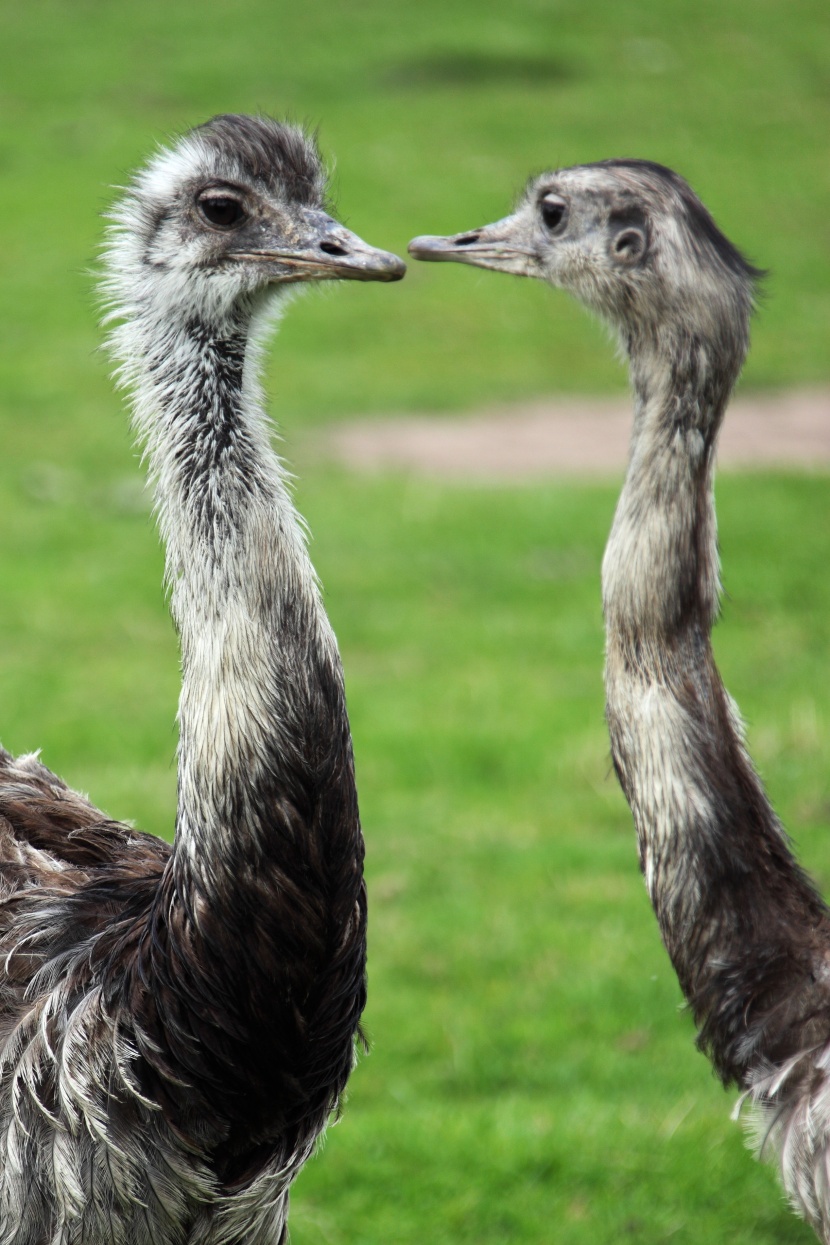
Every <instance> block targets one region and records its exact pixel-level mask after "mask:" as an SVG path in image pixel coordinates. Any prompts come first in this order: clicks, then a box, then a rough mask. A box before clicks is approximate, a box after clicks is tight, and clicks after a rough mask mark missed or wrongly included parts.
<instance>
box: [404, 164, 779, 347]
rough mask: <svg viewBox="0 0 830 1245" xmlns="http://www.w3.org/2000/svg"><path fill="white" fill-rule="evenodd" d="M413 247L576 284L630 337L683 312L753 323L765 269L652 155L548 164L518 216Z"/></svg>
mask: <svg viewBox="0 0 830 1245" xmlns="http://www.w3.org/2000/svg"><path fill="white" fill-rule="evenodd" d="M409 253H410V255H412V256H414V257H415V258H416V259H421V260H445V261H452V262H455V263H462V264H472V265H474V266H475V267H478V268H490V269H493V270H495V271H497V272H507V273H512V274H514V275H516V276H523V277H538V278H540V279H541V280H543V281H547V282H549V283H550V284H551V285H554V286H558V287H560V288H562V289H565V290H567V291H568V292H569V293H571V294H572V295H574V296H575V297H576V298H577V299H579V301H580V302H582V303H584V304H585V305H586V306H588V307H589V308H590V309H591V310H593V311H595V312H597V313H598V314H599V315H601V316H602V317H603V318H604V319H606V320H607V321H609V322H610V323H611V324H612V325H613V326H614V327H616V328H617V329H619V330H620V331H621V332H622V333H623V335H624V336H630V335H631V333H632V332H634V333H637V332H638V331H642V330H644V329H650V330H652V331H659V329H660V328H661V326H663V325H664V324H665V323H666V322H667V321H669V320H671V321H679V322H681V323H683V324H684V325H685V327H686V328H687V329H688V330H689V331H690V332H697V331H700V332H702V333H706V332H711V331H712V330H713V327H714V325H713V320H714V321H717V319H718V312H720V311H723V312H725V313H726V314H727V315H729V314H732V318H733V322H734V318H735V317H736V316H737V318H739V319H742V320H743V321H745V322H748V318H749V313H750V311H751V308H752V301H753V286H754V282H755V280H756V279H757V278H758V277H760V276H761V274H760V273H759V272H758V270H757V269H755V268H753V267H752V266H751V265H750V264H749V263H747V261H746V260H745V259H744V257H743V256H742V255H741V253H740V252H739V251H738V250H737V249H736V248H735V247H734V246H733V245H732V243H731V242H730V241H729V240H728V239H727V238H726V237H725V236H724V235H723V234H722V233H721V232H720V230H719V229H718V227H717V226H716V225H715V222H714V221H713V219H712V217H711V216H710V214H709V212H708V211H707V210H706V208H705V207H704V206H703V204H702V203H701V202H700V200H699V199H698V198H697V196H696V195H695V194H694V193H693V191H692V190H691V189H690V187H689V186H688V184H687V183H686V182H685V181H684V180H683V178H681V177H679V176H678V175H677V174H676V173H674V172H672V170H671V169H667V168H665V167H663V166H662V165H658V164H653V163H651V162H650V161H646V160H606V161H602V162H600V163H598V164H585V165H577V166H575V167H573V168H566V169H559V170H557V171H555V172H551V173H543V174H542V175H541V176H540V177H535V178H533V179H532V180H531V181H530V183H529V184H528V186H527V187H526V189H525V191H524V194H523V195H522V197H521V199H520V201H519V204H518V206H517V207H516V209H515V211H513V212H512V213H511V214H510V215H509V216H506V217H504V218H503V219H502V220H498V221H496V222H495V223H493V224H490V225H484V226H483V227H481V228H478V229H472V230H468V231H467V232H465V233H459V234H454V235H452V236H450V237H432V236H425V237H419V238H414V239H413V240H412V242H410V244H409Z"/></svg>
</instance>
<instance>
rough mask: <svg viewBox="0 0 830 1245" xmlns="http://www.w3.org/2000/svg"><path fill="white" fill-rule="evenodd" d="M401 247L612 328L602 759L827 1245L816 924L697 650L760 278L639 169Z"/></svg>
mask: <svg viewBox="0 0 830 1245" xmlns="http://www.w3.org/2000/svg"><path fill="white" fill-rule="evenodd" d="M410 249H411V251H412V253H413V254H414V255H416V256H417V257H419V258H424V259H433V258H434V259H455V260H459V261H461V262H466V263H472V264H476V265H479V266H482V267H491V268H496V269H502V270H505V271H511V272H515V273H518V274H520V275H528V276H537V277H541V278H543V279H546V280H548V281H550V282H551V283H552V284H554V285H557V286H560V287H562V288H564V289H566V290H568V291H570V292H571V293H572V294H574V295H575V296H576V297H577V298H578V299H579V300H580V301H582V302H583V303H585V304H586V305H587V306H588V307H589V308H591V309H592V310H593V311H595V312H598V313H599V314H600V315H601V316H602V317H603V318H604V319H605V320H606V321H608V322H609V324H610V325H612V326H613V328H614V329H615V330H616V331H617V333H618V334H619V337H620V341H621V344H622V347H623V349H624V351H625V353H626V354H627V356H628V358H629V361H630V371H631V380H632V387H633V390H634V431H633V436H632V442H631V453H630V460H629V466H628V472H627V476H626V481H625V485H624V488H623V491H622V495H621V497H620V501H619V504H618V506H617V511H616V515H615V519H614V524H613V528H612V531H611V536H610V539H609V542H608V546H607V549H606V553H605V557H604V560H603V600H604V609H605V618H606V631H607V645H606V699H607V721H608V727H609V732H610V737H611V749H612V755H613V760H614V765H615V768H616V771H617V774H618V776H619V779H620V782H621V784H622V787H623V790H624V791H625V794H626V797H627V799H628V802H629V804H630V806H631V809H632V812H633V815H634V821H635V824H636V828H637V833H638V839H639V848H640V861H641V865H642V869H643V873H644V875H645V880H646V885H647V888H648V893H649V896H650V898H651V901H652V904H653V906H654V910H655V913H656V916H657V919H658V922H659V925H660V930H661V934H662V937H663V941H664V943H665V945H666V948H667V950H668V952H669V955H670V956H671V959H672V963H673V965H674V967H675V970H676V972H677V975H678V978H679V980H680V983H681V986H682V988H683V991H684V993H685V995H686V998H687V1000H688V1002H689V1005H690V1008H691V1010H692V1012H693V1014H694V1016H695V1020H696V1022H697V1024H698V1029H699V1036H698V1042H699V1045H700V1047H701V1048H702V1049H703V1050H704V1051H706V1053H707V1054H708V1055H709V1056H710V1058H711V1060H712V1062H713V1064H714V1066H715V1068H716V1070H717V1072H718V1074H719V1075H720V1077H721V1078H722V1079H723V1081H724V1082H725V1083H736V1084H737V1085H739V1086H740V1087H741V1088H742V1089H743V1090H744V1091H745V1093H746V1094H747V1096H748V1097H749V1098H750V1099H751V1100H752V1102H753V1103H754V1105H755V1125H756V1128H757V1133H758V1140H759V1144H760V1146H761V1148H762V1149H763V1150H764V1152H765V1154H766V1155H767V1156H770V1157H771V1156H772V1155H773V1154H775V1153H777V1156H778V1161H779V1164H780V1171H781V1174H782V1178H783V1182H784V1185H785V1188H786V1190H787V1193H788V1195H789V1197H790V1199H791V1201H792V1203H793V1205H794V1206H795V1208H796V1209H797V1210H799V1211H800V1213H802V1214H803V1215H804V1216H805V1218H807V1219H808V1220H809V1222H810V1223H811V1224H812V1226H813V1227H814V1229H815V1231H816V1233H817V1235H818V1236H819V1238H820V1239H821V1240H822V1241H824V1242H830V913H828V909H827V907H826V906H825V904H824V902H823V901H822V899H821V898H820V896H819V895H818V893H817V891H816V889H815V887H814V886H813V884H812V882H811V881H810V879H809V878H808V877H807V876H806V875H805V874H804V873H803V872H802V870H801V869H800V867H799V865H798V864H797V862H796V860H795V859H794V857H793V854H792V852H791V849H790V846H789V843H788V840H787V837H786V834H785V833H784V831H783V829H782V827H781V825H780V823H779V821H778V819H777V817H776V815H775V813H774V811H773V809H772V807H771V805H770V803H769V801H768V799H767V796H766V794H765V792H764V789H763V786H762V784H761V781H760V779H759V778H758V776H757V774H756V773H755V770H754V769H753V766H752V763H751V760H750V758H749V755H748V753H747V751H746V748H745V745H744V737H743V728H742V724H741V721H740V717H739V714H738V712H737V709H736V707H735V705H734V703H733V702H732V701H731V699H730V698H729V696H728V694H727V693H726V691H725V689H724V687H723V684H722V682H721V679H720V676H719V674H718V671H717V668H716V666H715V663H714V658H713V655H712V648H711V630H712V627H713V624H714V622H715V620H716V616H717V612H718V605H719V593H720V582H719V563H718V552H717V540H716V521H715V511H714V498H713V492H712V479H713V471H714V454H715V443H716V438H717V433H718V430H719V427H720V423H721V419H722V417H723V414H724V410H725V408H726V405H727V402H728V400H729V397H730V394H731V392H732V388H733V386H734V384H735V381H736V379H737V377H738V374H739V372H740V369H741V366H742V364H743V361H744V357H745V354H746V350H747V347H748V341H749V319H750V315H751V311H752V306H753V297H754V286H755V283H756V280H757V278H758V276H759V274H758V273H757V271H756V270H754V269H753V268H752V267H751V266H750V265H749V264H748V263H747V262H746V260H745V259H744V258H743V257H742V256H741V254H740V253H739V252H738V251H737V250H736V249H735V247H733V246H732V244H731V243H730V242H729V241H728V240H727V239H726V238H725V237H724V235H723V234H722V233H721V232H720V231H719V230H718V228H717V226H716V225H715V223H714V221H713V220H712V218H711V216H710V215H709V213H708V212H707V211H706V209H705V208H704V207H703V205H702V204H701V203H700V201H699V200H698V199H697V198H696V196H695V195H694V194H693V193H692V191H691V190H690V189H689V187H688V185H687V184H686V183H685V182H684V181H683V180H682V179H681V178H680V177H678V176H677V174H675V173H673V172H671V171H670V170H668V169H666V168H663V167H662V166H659V165H654V164H651V163H649V162H646V161H637V160H610V161H604V162H601V163H599V164H596V165H584V166H578V167H576V168H571V169H562V170H559V171H557V172H554V173H549V174H544V175H542V176H541V177H540V178H537V179H535V180H534V181H533V182H532V183H531V185H530V186H529V188H528V191H527V193H526V196H525V199H524V201H523V202H522V203H521V205H520V206H519V208H518V209H517V211H516V212H515V213H514V214H513V215H512V216H510V217H507V218H506V219H505V220H503V221H499V222H497V223H496V224H493V225H488V226H485V227H484V228H483V229H480V230H475V231H473V232H471V233H468V234H460V235H456V236H455V237H453V238H447V239H441V238H422V239H416V240H415V242H414V243H413V244H411V247H410Z"/></svg>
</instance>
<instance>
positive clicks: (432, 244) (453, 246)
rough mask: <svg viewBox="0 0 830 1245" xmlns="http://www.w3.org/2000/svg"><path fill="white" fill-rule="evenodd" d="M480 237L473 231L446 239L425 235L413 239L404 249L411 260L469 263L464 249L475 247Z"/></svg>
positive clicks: (456, 234) (478, 233) (478, 232)
mask: <svg viewBox="0 0 830 1245" xmlns="http://www.w3.org/2000/svg"><path fill="white" fill-rule="evenodd" d="M480 236H481V235H480V231H478V230H475V229H474V230H473V231H472V233H455V234H451V235H450V236H449V237H446V238H442V237H439V236H438V235H436V234H429V233H426V234H423V235H422V236H421V237H420V238H413V239H412V241H411V242H410V244H409V246H408V247H407V248H406V249H407V251H408V252H409V254H410V255H411V256H412V258H413V259H424V260H431V261H433V262H438V261H440V260H448V261H449V262H455V263H460V264H463V263H469V262H470V261H469V260H468V259H467V255H466V254H465V248H467V247H475V246H476V245H477V244H478V242H479V239H480Z"/></svg>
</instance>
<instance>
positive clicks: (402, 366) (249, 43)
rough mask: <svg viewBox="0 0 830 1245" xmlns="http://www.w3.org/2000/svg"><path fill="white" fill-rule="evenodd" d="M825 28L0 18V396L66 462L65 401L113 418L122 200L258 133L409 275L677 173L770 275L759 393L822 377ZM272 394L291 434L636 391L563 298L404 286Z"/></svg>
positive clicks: (558, 21) (788, 12) (331, 312)
mask: <svg viewBox="0 0 830 1245" xmlns="http://www.w3.org/2000/svg"><path fill="white" fill-rule="evenodd" d="M826 18H827V13H826V0H786V2H784V0H699V2H698V3H695V4H688V3H687V2H686V0H619V2H616V3H612V2H611V0H587V2H586V0H555V2H554V0H512V2H511V3H510V5H505V4H503V3H501V2H497V0H419V3H418V4H390V3H388V0H361V3H359V4H349V5H339V4H337V3H335V0H308V2H307V3H304V4H298V3H296V2H295V3H291V4H289V3H288V2H287V0H205V3H203V4H200V5H199V6H198V9H194V7H193V5H192V4H191V3H188V2H186V0H144V2H143V3H141V4H104V3H101V2H100V0H72V3H71V4H69V3H66V0H30V2H29V3H27V4H16V5H14V4H12V3H11V0H5V4H3V5H2V6H1V7H0V23H2V24H1V25H0V35H1V36H2V37H0V104H2V107H3V117H4V130H3V133H2V136H0V172H2V177H0V209H2V210H0V235H2V242H3V263H4V277H3V283H2V288H0V322H2V324H3V334H4V342H5V345H6V347H7V351H8V353H7V354H6V356H5V358H4V360H3V361H2V365H0V392H2V393H3V394H4V395H5V396H6V397H7V399H8V401H9V403H10V407H9V409H10V411H11V412H13V413H14V414H15V416H16V417H18V418H22V419H27V420H28V419H35V420H37V421H39V423H40V426H41V428H43V429H44V430H45V431H46V434H47V435H48V437H49V439H50V440H52V441H56V440H58V439H59V438H60V437H61V436H62V431H61V430H62V429H63V428H64V427H65V426H67V421H66V394H67V392H68V389H70V388H71V389H73V390H76V391H77V392H78V393H80V394H82V395H83V400H84V404H85V407H86V410H87V413H88V415H89V419H90V422H92V421H93V419H95V418H97V419H100V421H101V422H102V423H103V422H105V421H107V420H108V419H109V418H110V414H109V413H110V411H111V410H112V402H111V399H110V395H109V390H108V387H107V385H106V381H105V377H104V368H103V366H102V365H101V364H100V363H98V364H96V363H95V361H94V360H93V358H92V356H93V352H94V350H95V347H96V345H97V341H98V335H97V330H96V328H95V323H94V314H93V310H92V307H91V304H90V295H89V287H90V282H89V279H88V277H87V275H86V269H87V268H88V266H89V265H90V263H91V262H92V260H93V257H94V254H95V248H96V243H97V240H98V237H99V231H100V223H99V221H98V219H97V213H98V212H100V211H101V210H102V209H103V208H104V207H105V206H106V204H107V203H108V202H109V201H110V199H111V192H110V190H109V189H108V187H109V186H110V185H111V184H112V183H115V182H118V181H119V180H123V179H124V177H125V176H126V175H127V174H128V172H129V170H130V169H131V168H132V167H133V166H134V165H135V164H136V163H137V162H138V161H140V160H142V159H143V158H144V157H145V156H146V155H147V154H148V153H149V151H150V150H152V147H153V145H154V143H155V141H157V140H158V139H159V138H162V137H164V136H165V135H167V134H169V133H171V132H174V131H177V130H181V129H182V128H185V127H186V126H188V125H190V124H193V123H194V122H198V121H201V120H203V119H204V118H205V117H206V116H209V115H210V114H212V113H214V112H217V111H228V110H251V109H256V108H261V109H265V110H268V111H271V112H274V113H277V114H286V113H288V114H291V115H294V116H296V117H299V118H301V119H307V120H309V121H310V122H311V123H313V124H317V123H319V125H320V129H321V140H322V144H323V147H324V150H325V151H326V152H327V153H328V154H329V155H331V156H332V157H333V158H334V159H336V168H335V176H334V185H335V192H336V197H337V199H338V200H339V203H340V206H341V209H342V212H343V214H344V215H345V216H346V218H347V219H348V221H349V223H350V224H351V225H352V226H353V227H354V228H355V229H356V230H357V231H358V232H361V233H363V234H365V236H367V237H368V238H369V239H370V240H371V241H373V242H375V243H376V244H377V245H379V246H384V247H388V248H391V249H397V250H399V251H403V249H404V248H405V246H406V243H407V240H408V239H409V238H411V237H412V236H413V235H414V234H416V233H424V232H439V233H440V232H454V231H456V230H458V229H464V228H468V227H472V226H474V225H476V224H481V223H483V222H484V221H486V220H492V219H494V218H495V217H497V216H500V215H503V214H504V213H505V211H506V210H507V209H508V208H509V206H510V204H511V202H512V199H513V197H514V195H515V194H516V192H517V191H518V190H519V188H520V187H521V186H522V185H523V184H524V182H525V179H526V178H527V176H528V174H529V173H530V172H532V171H538V170H540V169H541V168H544V167H547V166H550V165H557V164H570V163H578V162H581V161H585V160H593V159H597V158H601V157H605V156H612V155H638V156H646V157H650V158H652V159H657V160H661V161H663V162H665V163H668V164H670V165H673V166H675V167H677V168H679V169H680V170H681V171H682V172H684V173H685V174H686V175H687V176H688V177H689V179H690V180H691V182H692V184H693V185H694V186H695V187H696V188H697V189H698V190H699V191H700V193H701V194H702V195H703V197H704V198H705V200H706V201H707V203H708V204H709V205H710V206H711V208H712V209H713V211H714V212H715V215H716V217H717V219H718V220H719V221H720V223H721V224H722V225H723V227H724V228H725V229H726V231H727V232H728V233H729V234H730V236H731V237H733V238H734V240H735V241H736V242H737V243H738V244H739V245H741V246H743V247H744V248H745V249H746V250H747V251H748V253H749V254H750V255H751V256H752V258H753V259H755V260H756V262H758V263H759V264H761V265H763V266H765V267H769V268H770V269H771V270H772V274H773V275H772V278H771V281H770V284H769V292H768V299H767V303H766V306H765V308H764V311H763V314H762V315H761V316H760V317H759V319H758V322H757V329H756V349H755V351H754V352H753V355H752V357H751V361H750V364H749V368H748V371H747V383H748V384H751V385H756V386H757V385H765V386H768V385H778V384H784V383H791V382H797V381H798V382H803V381H824V380H827V379H828V377H830V362H828V357H829V356H828V351H827V328H826V326H827V324H828V322H830V246H828V236H827V220H828V218H830V167H829V166H828V162H827V160H826V158H825V152H826V135H827V131H828V123H830V67H829V66H830V31H828V24H827V20H826ZM321 359H324V360H325V366H321ZM273 381H274V385H275V388H276V389H277V390H278V392H279V394H280V410H281V414H282V417H283V418H284V420H285V421H286V423H287V424H288V425H289V426H292V425H293V424H294V423H295V422H303V423H305V422H308V421H309V420H321V419H332V418H337V417H339V416H341V415H342V414H344V413H349V412H364V411H373V412H385V411H398V410H401V409H412V408H415V409H421V408H423V409H448V408H460V407H464V406H469V405H472V404H474V403H477V402H480V401H481V400H483V399H487V400H488V401H492V400H512V399H514V398H516V397H521V396H532V395H537V394H540V393H547V392H549V391H551V390H553V389H556V390H569V391H577V390H578V391H583V392H596V391H598V390H613V389H620V388H622V387H623V385H624V378H623V373H622V370H621V369H620V367H619V365H618V364H616V363H615V362H614V359H613V354H612V352H611V351H609V350H608V349H607V348H605V346H604V339H603V334H602V332H601V331H600V330H599V329H598V328H597V327H596V326H595V325H592V324H591V323H590V322H589V321H588V319H587V318H586V317H585V316H584V315H581V314H578V313H577V312H576V311H575V310H574V308H573V307H572V306H571V305H570V304H569V303H568V302H567V300H566V299H565V298H564V297H563V296H561V295H557V294H553V293H551V291H549V290H547V289H544V288H542V287H541V286H538V285H536V284H534V283H531V282H520V281H510V280H508V279H507V278H501V279H497V278H494V277H492V276H491V275H490V274H481V273H477V274H474V273H471V272H469V271H461V270H458V269H454V268H452V267H449V266H447V267H442V268H436V267H435V266H426V265H417V264H413V265H412V267H411V271H410V274H409V276H408V278H407V280H406V282H405V283H404V284H402V285H399V286H395V287H392V288H375V287H366V288H355V287H354V286H349V287H344V288H341V289H338V290H336V291H332V292H331V294H330V296H328V297H313V298H306V299H304V300H302V302H301V305H300V306H298V307H297V308H296V309H295V310H294V311H293V312H292V314H291V316H290V317H289V319H288V321H287V322H286V325H285V328H284V331H283V335H282V338H281V342H280V346H279V349H278V351H277V354H276V355H275V364H274V368H273ZM68 426H69V427H70V428H71V430H72V434H73V435H75V432H76V427H77V425H76V423H75V422H74V421H69V425H68ZM101 435H102V436H103V434H101ZM86 452H87V453H91V452H92V447H91V446H88V447H87V451H86Z"/></svg>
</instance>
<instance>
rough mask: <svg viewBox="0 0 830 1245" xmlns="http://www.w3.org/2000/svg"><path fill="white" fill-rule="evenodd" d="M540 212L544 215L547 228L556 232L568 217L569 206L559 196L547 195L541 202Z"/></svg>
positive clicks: (543, 218)
mask: <svg viewBox="0 0 830 1245" xmlns="http://www.w3.org/2000/svg"><path fill="white" fill-rule="evenodd" d="M539 211H540V212H541V214H542V220H543V221H544V222H545V227H546V228H547V229H550V230H554V229H558V228H559V226H560V225H562V224H563V223H564V221H565V217H566V216H567V215H568V205H567V203H566V202H565V200H564V199H560V198H559V196H558V195H545V197H544V198H543V199H540V201H539Z"/></svg>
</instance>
